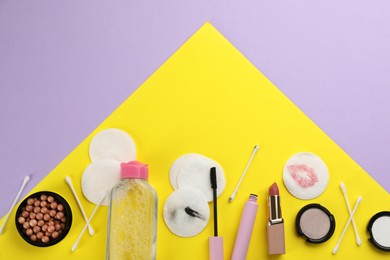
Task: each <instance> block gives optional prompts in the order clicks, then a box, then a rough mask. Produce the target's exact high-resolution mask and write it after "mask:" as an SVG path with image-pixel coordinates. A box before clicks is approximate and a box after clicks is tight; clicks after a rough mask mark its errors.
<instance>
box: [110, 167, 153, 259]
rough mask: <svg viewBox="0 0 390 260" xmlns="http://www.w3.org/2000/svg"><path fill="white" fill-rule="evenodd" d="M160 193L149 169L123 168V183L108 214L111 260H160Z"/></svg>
mask: <svg viewBox="0 0 390 260" xmlns="http://www.w3.org/2000/svg"><path fill="white" fill-rule="evenodd" d="M156 235H157V193H156V191H155V190H154V188H153V187H152V186H151V185H150V184H149V182H148V167H147V165H145V164H142V163H140V162H137V161H132V162H129V163H122V164H121V180H120V182H119V183H118V184H117V185H116V186H115V187H114V188H113V189H112V191H111V196H110V205H109V213H108V230H107V259H110V260H122V259H126V260H143V259H145V260H151V259H156Z"/></svg>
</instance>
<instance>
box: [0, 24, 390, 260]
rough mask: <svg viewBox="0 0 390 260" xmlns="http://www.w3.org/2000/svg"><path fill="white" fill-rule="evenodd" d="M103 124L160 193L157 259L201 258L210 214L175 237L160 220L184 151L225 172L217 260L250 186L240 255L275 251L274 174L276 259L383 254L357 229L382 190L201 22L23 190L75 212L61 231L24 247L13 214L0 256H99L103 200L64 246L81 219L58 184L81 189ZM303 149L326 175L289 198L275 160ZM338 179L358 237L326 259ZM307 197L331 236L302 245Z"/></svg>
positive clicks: (386, 201) (339, 209)
mask: <svg viewBox="0 0 390 260" xmlns="http://www.w3.org/2000/svg"><path fill="white" fill-rule="evenodd" d="M130 76H131V72H129V77H130ZM91 95H93V94H92V93H91ZM73 127H77V125H75V126H73ZM111 127H116V128H120V129H123V130H125V131H127V132H128V133H129V134H131V135H132V136H133V138H134V139H135V140H136V143H137V151H138V158H137V159H138V160H140V161H142V162H145V163H148V164H149V166H150V175H149V179H150V182H151V184H152V185H153V186H154V187H155V189H156V190H157V192H158V196H159V206H158V209H159V211H158V235H157V237H158V238H157V259H161V260H162V259H169V260H175V259H178V260H182V259H194V260H195V259H208V238H209V237H210V236H212V235H213V225H212V221H210V222H209V225H208V226H207V228H206V229H205V230H204V231H203V232H202V233H200V234H199V235H197V236H195V237H192V238H180V237H177V236H175V235H174V234H172V233H171V232H170V231H169V230H168V229H167V227H166V226H165V223H164V220H163V218H162V210H163V205H164V202H165V200H166V199H167V197H168V196H169V195H170V194H171V193H172V192H173V189H172V187H171V186H170V183H169V178H168V175H169V167H170V165H171V164H172V162H173V161H174V160H175V159H176V158H177V157H179V156H181V155H183V154H185V153H192V152H196V153H201V154H204V155H206V156H208V157H211V158H213V159H215V160H216V161H218V162H219V163H220V164H221V165H222V167H223V168H224V170H225V175H226V179H227V186H226V189H225V191H224V193H223V194H222V196H221V197H220V198H219V200H218V203H219V205H218V208H219V225H220V226H219V232H220V236H223V238H224V248H225V251H224V253H225V259H230V257H231V253H232V249H233V246H234V241H235V235H236V232H237V228H238V224H239V220H240V215H241V211H242V208H243V204H244V202H245V201H246V200H247V198H248V195H249V193H257V194H258V195H259V198H258V203H259V210H258V214H257V219H256V222H255V226H254V229H253V233H252V238H251V242H250V246H249V250H248V255H247V259H253V260H257V259H267V258H269V259H276V258H278V257H269V256H268V254H267V240H266V219H267V208H266V195H267V192H268V188H269V186H270V185H271V184H272V183H273V182H275V181H276V182H277V183H278V184H279V187H280V192H281V200H282V201H281V204H282V205H281V206H282V212H283V216H284V221H285V233H286V250H287V253H286V254H285V255H283V256H281V257H280V259H314V258H315V259H333V258H334V259H385V258H386V259H388V257H389V254H385V253H381V252H378V251H376V250H375V249H373V247H372V246H371V245H370V244H369V242H368V241H367V239H368V235H367V233H366V225H367V223H368V221H369V219H370V218H371V216H373V215H374V214H375V213H376V212H378V211H382V210H389V205H390V197H389V195H388V193H387V192H386V191H385V190H384V189H383V188H382V187H381V186H380V185H378V184H377V183H376V182H375V181H374V180H373V179H372V178H371V177H370V176H369V175H368V174H367V173H366V172H365V171H364V170H363V169H362V168H360V167H359V165H358V164H357V163H355V162H354V161H353V160H352V159H351V158H350V157H349V156H348V155H347V154H346V153H345V152H344V151H343V150H342V149H341V148H340V147H339V146H337V144H335V143H334V142H333V141H332V140H331V139H330V138H329V137H328V136H327V135H326V134H325V133H324V132H322V131H321V129H319V128H318V127H317V126H316V125H315V124H314V123H313V122H312V121H311V120H310V119H309V118H308V117H307V116H306V115H305V114H304V113H302V112H301V111H300V110H299V109H298V108H297V107H296V106H295V105H294V104H293V103H292V102H291V101H290V100H289V99H288V98H287V97H285V96H284V95H283V94H282V93H281V92H280V91H279V90H278V89H277V88H276V87H275V86H274V85H273V84H272V83H271V82H270V81H269V80H268V79H267V78H266V77H265V76H264V75H262V74H261V73H260V72H259V71H258V70H257V69H256V68H255V67H254V66H253V65H252V64H251V63H250V62H249V61H248V60H247V59H246V58H245V57H244V56H243V55H242V54H241V53H240V52H239V51H237V50H236V49H235V48H234V47H233V46H232V45H231V44H230V43H229V42H228V41H227V40H226V39H225V38H224V37H223V36H222V35H221V34H220V33H218V31H217V30H216V29H215V28H213V27H212V26H211V25H210V24H205V25H204V26H203V27H202V28H201V29H200V30H199V31H198V32H197V33H196V34H195V35H193V36H192V37H191V39H190V40H188V41H187V42H186V43H185V44H184V45H183V46H182V47H181V48H180V49H179V50H178V51H177V52H176V53H175V54H174V55H172V57H171V58H170V59H169V60H168V61H167V62H166V63H165V64H164V65H163V66H161V68H160V69H158V70H157V71H156V72H155V73H154V74H153V75H152V76H151V77H150V78H149V79H148V80H147V81H146V82H145V83H144V84H143V85H142V86H141V87H140V88H139V89H138V90H137V91H136V92H135V93H134V94H133V95H131V96H130V97H129V98H128V99H127V100H126V101H125V102H124V103H123V104H122V105H121V106H120V107H119V108H118V109H117V110H116V111H115V112H114V113H113V114H112V115H110V116H109V117H108V118H107V119H106V120H105V121H104V122H103V123H102V124H101V125H100V126H99V127H98V128H97V129H96V130H95V131H94V132H93V133H91V135H90V136H88V137H87V138H86V139H85V140H84V141H83V142H82V143H81V144H80V145H79V146H78V147H77V148H76V149H75V150H74V151H73V152H72V153H71V154H70V155H69V156H68V157H66V158H65V159H64V161H63V162H61V163H60V164H59V165H58V167H56V168H55V169H54V170H53V171H52V172H51V173H50V174H49V175H48V176H47V177H46V178H45V179H44V180H43V181H42V182H41V183H40V184H39V185H38V186H37V187H35V188H34V190H33V191H32V192H35V191H40V190H51V191H55V192H58V193H60V194H61V195H63V196H64V197H65V198H66V199H67V201H68V202H69V203H70V205H71V207H72V209H73V217H74V221H73V226H72V228H71V230H70V232H69V234H68V236H67V237H66V238H65V239H64V240H63V241H61V242H60V243H59V244H57V245H55V246H52V247H49V248H38V247H33V246H30V245H29V244H27V243H26V242H25V241H23V240H22V238H21V237H20V236H19V235H18V233H17V231H16V228H15V225H14V223H13V218H14V214H15V213H14V212H13V215H12V216H11V218H10V221H9V223H8V224H7V226H6V230H5V233H4V234H3V235H2V236H0V259H30V260H31V259H39V260H41V259H56V260H60V259H105V247H106V246H105V245H106V224H107V208H106V207H103V208H101V209H99V210H98V212H97V214H96V215H95V219H94V220H93V222H92V224H93V227H94V229H95V232H96V234H95V235H94V236H93V237H90V236H89V235H88V234H87V232H86V234H85V235H84V237H83V238H82V240H81V242H80V244H79V247H78V249H77V251H76V252H74V253H71V247H72V245H73V243H74V242H75V240H76V239H77V236H78V235H79V233H80V231H81V229H82V228H83V226H84V223H85V222H84V220H83V218H82V215H81V214H80V211H79V209H78V207H77V204H76V201H75V200H74V198H73V196H72V194H71V192H70V190H69V188H68V187H67V185H66V183H65V176H66V175H69V176H71V177H72V179H73V182H74V184H75V186H76V190H77V192H78V193H79V194H80V195H81V194H82V193H81V188H80V180H81V175H82V173H83V171H84V169H85V167H86V166H87V165H88V164H89V162H90V161H89V158H88V146H89V142H90V140H91V138H92V137H93V136H94V135H95V134H96V133H97V132H99V131H101V130H103V129H106V128H111ZM255 144H259V145H260V151H259V152H258V154H257V155H256V157H255V159H254V161H253V164H252V166H251V167H250V169H249V171H248V172H247V176H246V178H245V179H244V181H243V183H242V185H241V187H240V190H239V192H238V195H237V197H236V199H235V200H234V201H233V203H230V204H229V203H228V198H229V196H230V194H231V192H232V191H233V189H234V187H235V184H236V183H237V181H238V179H239V177H240V174H241V173H242V171H243V169H244V167H245V165H246V162H247V160H248V159H249V156H250V154H251V152H252V149H253V146H254V145H255ZM302 151H308V152H313V153H315V154H317V155H319V156H320V157H321V158H322V159H323V160H324V161H325V163H326V164H327V166H328V169H329V172H330V183H329V186H328V188H327V189H326V191H325V193H324V194H323V195H321V196H320V197H318V198H317V199H314V200H310V201H302V200H298V199H296V198H294V197H293V196H291V195H290V194H289V193H288V192H287V190H286V189H285V187H284V186H283V182H282V169H283V166H284V163H285V162H286V160H287V159H288V158H289V157H290V156H291V155H293V154H295V153H297V152H302ZM341 181H343V182H344V183H345V184H346V186H347V188H348V195H349V198H350V204H351V205H354V203H355V201H356V198H357V197H358V196H359V195H362V196H363V201H362V203H361V205H360V207H359V208H358V210H357V212H356V214H355V221H356V223H357V227H358V230H359V232H360V236H361V238H362V241H363V244H362V245H361V246H360V247H358V246H357V245H356V242H355V237H354V233H353V229H352V227H349V228H348V230H347V232H346V235H345V237H344V240H343V242H342V244H341V246H340V250H339V252H338V253H337V255H335V256H333V255H332V249H333V247H334V246H335V244H336V243H337V240H338V238H339V236H340V234H341V232H342V229H343V228H344V225H345V224H346V222H347V220H348V217H349V214H348V211H347V208H346V205H345V202H344V199H343V195H342V193H341V190H340V188H339V184H340V182H341ZM314 202H316V203H320V204H322V205H323V206H325V207H327V208H328V209H329V210H330V211H331V212H332V213H333V214H334V216H335V218H336V231H335V233H334V235H333V237H332V238H331V239H330V240H329V241H327V242H325V243H324V244H320V245H310V244H307V243H305V241H304V240H303V239H302V238H300V237H298V236H297V235H296V231H295V224H294V221H295V217H296V214H297V212H298V211H299V210H300V209H301V208H302V207H303V206H304V205H306V204H308V203H314ZM82 203H83V204H84V205H85V208H86V211H87V215H90V214H91V212H92V210H93V208H94V205H93V204H91V203H89V202H87V200H86V199H85V198H84V197H82ZM210 207H211V205H210ZM352 207H353V206H352Z"/></svg>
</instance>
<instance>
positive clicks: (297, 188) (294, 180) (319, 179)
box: [283, 153, 329, 200]
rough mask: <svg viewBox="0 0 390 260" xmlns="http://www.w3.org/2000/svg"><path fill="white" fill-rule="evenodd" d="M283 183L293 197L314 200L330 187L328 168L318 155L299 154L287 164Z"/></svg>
mask: <svg viewBox="0 0 390 260" xmlns="http://www.w3.org/2000/svg"><path fill="white" fill-rule="evenodd" d="M283 181H284V185H285V186H286V188H287V190H288V191H289V192H290V193H291V194H292V195H293V196H295V197H297V198H299V199H304V200H309V199H314V198H316V197H318V196H320V195H321V194H322V193H323V192H324V191H325V189H326V187H327V186H328V182H329V173H328V168H327V167H326V165H325V163H324V162H323V161H322V160H321V158H320V157H318V156H317V155H315V154H313V153H298V154H295V155H293V156H292V157H290V159H288V161H287V162H286V165H285V166H284V170H283Z"/></svg>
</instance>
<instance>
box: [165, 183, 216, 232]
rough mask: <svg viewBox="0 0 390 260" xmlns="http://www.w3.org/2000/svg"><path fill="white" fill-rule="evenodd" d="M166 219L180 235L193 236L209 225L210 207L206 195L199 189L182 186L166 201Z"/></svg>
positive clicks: (172, 230) (169, 225) (173, 230)
mask: <svg viewBox="0 0 390 260" xmlns="http://www.w3.org/2000/svg"><path fill="white" fill-rule="evenodd" d="M163 214H164V221H165V224H166V225H167V227H168V228H169V230H170V231H171V232H172V233H174V234H175V235H177V236H180V237H192V236H195V235H197V234H199V233H200V232H202V230H203V229H204V228H205V227H206V226H207V223H208V221H209V217H210V209H209V205H208V203H207V199H206V197H205V196H204V195H203V193H202V192H200V191H199V190H197V189H194V188H191V187H182V188H179V189H178V190H175V191H174V192H173V193H172V194H171V195H170V196H169V197H168V198H167V200H166V201H165V204H164V213H163Z"/></svg>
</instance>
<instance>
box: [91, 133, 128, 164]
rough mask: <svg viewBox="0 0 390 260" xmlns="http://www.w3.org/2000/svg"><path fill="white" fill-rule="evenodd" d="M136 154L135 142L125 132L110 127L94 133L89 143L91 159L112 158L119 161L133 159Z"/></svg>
mask: <svg viewBox="0 0 390 260" xmlns="http://www.w3.org/2000/svg"><path fill="white" fill-rule="evenodd" d="M135 155H136V149H135V143H134V141H133V139H132V138H131V137H130V135H128V134H127V133H126V132H124V131H122V130H120V129H116V128H110V129H106V130H103V131H101V132H99V133H97V134H96V135H95V137H94V138H93V139H92V140H91V144H90V145H89V158H90V159H91V161H96V160H101V159H113V160H117V161H119V162H129V161H134V160H135Z"/></svg>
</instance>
